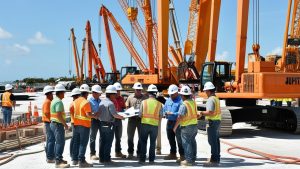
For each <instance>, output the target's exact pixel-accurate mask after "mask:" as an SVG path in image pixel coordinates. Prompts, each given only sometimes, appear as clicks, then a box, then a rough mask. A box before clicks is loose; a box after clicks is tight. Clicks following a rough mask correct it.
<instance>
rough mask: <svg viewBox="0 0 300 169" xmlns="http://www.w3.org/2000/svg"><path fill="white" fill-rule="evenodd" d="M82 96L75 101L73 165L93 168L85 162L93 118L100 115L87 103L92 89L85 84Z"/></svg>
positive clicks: (81, 90)
mask: <svg viewBox="0 0 300 169" xmlns="http://www.w3.org/2000/svg"><path fill="white" fill-rule="evenodd" d="M79 90H80V92H81V96H80V97H79V98H77V99H76V100H75V101H74V104H73V107H74V132H73V133H74V135H73V139H74V145H73V147H74V149H73V157H72V159H73V165H77V164H78V163H79V168H89V167H93V164H89V163H87V162H86V160H85V152H86V147H87V144H88V142H89V134H90V127H91V118H98V113H96V114H93V113H92V109H91V105H90V103H89V102H88V101H87V97H88V95H89V92H90V88H89V86H88V85H87V84H83V85H81V86H80V88H79Z"/></svg>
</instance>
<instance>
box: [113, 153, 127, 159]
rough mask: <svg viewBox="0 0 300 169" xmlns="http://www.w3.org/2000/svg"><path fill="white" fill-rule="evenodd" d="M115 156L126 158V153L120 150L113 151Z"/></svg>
mask: <svg viewBox="0 0 300 169" xmlns="http://www.w3.org/2000/svg"><path fill="white" fill-rule="evenodd" d="M115 156H116V157H120V158H126V155H125V154H123V153H121V152H118V153H115Z"/></svg>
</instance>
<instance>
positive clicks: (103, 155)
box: [99, 85, 124, 164]
mask: <svg viewBox="0 0 300 169" xmlns="http://www.w3.org/2000/svg"><path fill="white" fill-rule="evenodd" d="M105 94H106V98H105V99H103V100H102V101H101V103H100V106H99V112H101V113H100V116H99V119H100V149H99V159H100V160H99V161H100V163H104V164H111V163H112V161H111V156H110V152H111V146H112V142H113V139H114V119H115V118H116V119H121V120H123V119H124V117H123V116H120V115H118V114H117V111H116V107H115V105H114V103H113V102H112V100H115V99H116V96H117V89H116V88H115V86H113V85H108V86H107V87H106V90H105Z"/></svg>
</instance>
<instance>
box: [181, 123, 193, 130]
mask: <svg viewBox="0 0 300 169" xmlns="http://www.w3.org/2000/svg"><path fill="white" fill-rule="evenodd" d="M189 126H197V124H193V125H188V126H181V127H180V128H182V129H183V128H186V127H189Z"/></svg>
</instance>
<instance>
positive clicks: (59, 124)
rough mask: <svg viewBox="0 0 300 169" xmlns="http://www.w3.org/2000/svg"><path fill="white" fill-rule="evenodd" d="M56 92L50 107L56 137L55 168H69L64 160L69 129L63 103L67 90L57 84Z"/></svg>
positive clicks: (52, 126) (52, 128)
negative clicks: (66, 135) (66, 132)
mask: <svg viewBox="0 0 300 169" xmlns="http://www.w3.org/2000/svg"><path fill="white" fill-rule="evenodd" d="M54 92H55V95H56V97H55V98H54V99H53V100H52V101H51V105H50V120H51V124H50V127H51V130H52V132H53V133H54V137H55V146H54V149H55V167H56V168H68V167H70V164H68V163H67V161H65V160H63V156H62V154H63V152H64V148H65V130H68V128H69V127H68V125H67V123H66V113H65V110H64V104H63V102H62V99H63V98H64V97H65V92H66V88H65V87H64V86H63V85H62V84H57V85H55V87H54Z"/></svg>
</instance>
